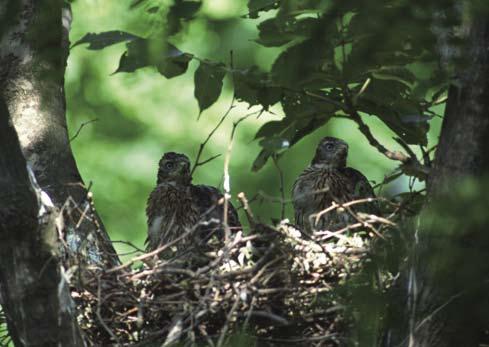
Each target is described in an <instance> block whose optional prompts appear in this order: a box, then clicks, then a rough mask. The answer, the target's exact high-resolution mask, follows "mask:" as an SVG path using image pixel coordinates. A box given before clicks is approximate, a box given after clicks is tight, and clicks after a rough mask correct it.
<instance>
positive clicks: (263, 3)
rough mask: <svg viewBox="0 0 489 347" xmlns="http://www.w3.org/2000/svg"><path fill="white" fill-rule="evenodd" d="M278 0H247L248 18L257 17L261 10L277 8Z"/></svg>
mask: <svg viewBox="0 0 489 347" xmlns="http://www.w3.org/2000/svg"><path fill="white" fill-rule="evenodd" d="M278 4H279V1H278V0H249V1H248V11H249V13H248V16H249V17H250V18H258V14H259V13H260V12H261V11H269V10H272V9H274V8H277V7H278Z"/></svg>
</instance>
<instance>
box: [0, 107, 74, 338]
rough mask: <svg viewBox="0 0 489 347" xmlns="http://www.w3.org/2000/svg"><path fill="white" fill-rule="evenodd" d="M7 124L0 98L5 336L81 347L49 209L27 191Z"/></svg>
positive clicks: (0, 284)
mask: <svg viewBox="0 0 489 347" xmlns="http://www.w3.org/2000/svg"><path fill="white" fill-rule="evenodd" d="M9 122H10V120H9V117H8V110H7V107H6V105H5V103H4V102H3V100H2V99H1V98H0V192H2V193H1V195H2V198H1V199H0V293H1V298H2V306H3V309H4V312H5V316H6V318H7V325H8V330H9V334H10V336H11V338H12V340H13V342H14V343H15V345H16V346H55V345H60V346H84V342H83V340H82V338H81V333H80V330H79V328H78V325H77V322H76V316H75V314H74V312H75V310H74V303H73V301H72V300H71V296H70V292H69V288H68V284H67V282H66V281H65V279H64V278H63V277H62V271H61V267H60V265H59V264H58V259H57V257H56V254H57V252H58V248H57V242H56V240H57V230H56V227H55V225H54V223H53V221H54V217H55V216H54V215H53V213H54V210H53V209H52V208H51V207H50V206H48V205H45V202H43V200H42V199H41V196H40V195H39V194H36V191H35V190H34V189H33V187H32V186H31V183H30V179H29V176H28V172H27V169H26V162H25V160H24V157H23V156H22V152H21V149H20V144H19V141H18V139H17V135H16V133H15V130H14V128H13V127H12V126H11V124H10V123H9ZM37 193H39V191H38V192H37ZM44 199H46V197H44ZM38 217H39V218H38Z"/></svg>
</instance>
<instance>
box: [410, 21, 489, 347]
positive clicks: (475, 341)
mask: <svg viewBox="0 0 489 347" xmlns="http://www.w3.org/2000/svg"><path fill="white" fill-rule="evenodd" d="M466 29H467V31H466V33H467V36H466V37H465V39H466V43H467V46H465V47H464V49H465V54H464V63H463V65H461V66H459V69H458V71H457V77H458V80H457V83H456V85H452V86H451V87H450V89H449V93H448V102H447V107H446V111H445V116H444V120H443V126H442V130H441V135H440V140H439V144H438V148H437V151H436V158H435V161H434V167H433V169H432V172H431V175H430V177H429V181H428V187H427V188H428V205H427V206H426V208H425V210H426V211H425V212H427V213H426V214H425V215H422V216H421V218H420V223H419V227H418V228H417V230H416V244H415V249H414V256H413V257H412V259H411V261H412V264H413V265H412V267H411V269H410V271H409V275H408V278H409V280H408V288H409V294H408V297H409V298H410V299H409V300H408V301H409V309H408V311H409V312H408V316H409V323H408V325H409V327H408V329H407V330H408V333H407V336H406V335H404V339H403V342H404V343H402V344H401V345H403V346H410V347H411V346H426V347H428V346H430V347H437V346H440V347H442V346H443V347H447V346H448V347H450V346H454V347H455V346H464V347H465V346H467V347H469V346H478V345H479V338H480V336H481V331H482V330H483V329H484V325H486V324H487V322H485V321H484V319H483V318H481V316H480V315H479V313H480V311H483V310H484V307H485V308H487V306H486V305H487V292H485V290H484V288H483V287H484V286H485V284H484V282H485V278H487V268H486V265H485V264H486V263H487V259H489V252H488V250H489V242H488V241H489V240H488V237H487V230H485V229H486V227H484V226H483V227H481V225H480V224H477V223H474V222H473V221H472V220H470V218H469V217H468V216H469V213H467V212H468V211H465V216H467V217H466V218H467V220H465V221H464V220H463V218H465V216H464V211H463V209H470V208H472V206H469V205H468V204H467V205H464V204H463V203H462V201H460V200H461V199H459V200H458V201H457V199H458V198H456V199H455V202H454V203H450V202H445V203H443V202H440V200H442V199H446V198H447V197H449V196H450V195H452V196H453V195H454V194H456V191H457V188H459V187H460V186H461V185H462V184H463V183H464V180H465V179H467V178H472V179H475V180H476V181H478V182H479V183H480V182H481V179H482V178H483V177H484V176H486V177H487V175H488V174H489V155H488V153H489V50H488V47H489V19H488V18H474V19H473V20H472V22H471V23H470V25H469V26H468V27H467V28H466ZM479 187H480V186H479ZM459 190H460V189H459ZM485 194H487V192H486V193H485ZM479 196H483V194H479ZM446 200H449V199H446ZM454 204H455V205H456V206H457V208H458V211H457V209H453V206H454ZM433 209H434V210H435V211H437V212H434V211H433ZM447 211H453V214H451V215H447V213H446V212H447ZM430 213H431V215H430ZM433 213H434V214H433ZM444 214H445V217H443V215H444ZM443 218H445V219H447V218H453V219H455V220H457V218H458V220H459V221H460V220H461V219H462V221H461V222H460V223H452V224H454V225H453V226H451V225H447V224H446V222H445V221H444V220H443ZM455 225H456V226H455ZM486 327H487V326H486Z"/></svg>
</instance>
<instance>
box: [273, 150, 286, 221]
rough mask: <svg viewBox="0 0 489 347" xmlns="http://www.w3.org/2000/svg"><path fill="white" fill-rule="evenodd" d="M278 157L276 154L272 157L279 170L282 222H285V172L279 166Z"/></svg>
mask: <svg viewBox="0 0 489 347" xmlns="http://www.w3.org/2000/svg"><path fill="white" fill-rule="evenodd" d="M277 157H278V155H277V154H274V155H273V156H272V159H273V164H274V165H275V167H276V168H277V171H278V175H279V178H280V200H281V203H280V220H284V218H285V190H284V172H283V171H282V168H281V167H280V166H279V165H278V158H277Z"/></svg>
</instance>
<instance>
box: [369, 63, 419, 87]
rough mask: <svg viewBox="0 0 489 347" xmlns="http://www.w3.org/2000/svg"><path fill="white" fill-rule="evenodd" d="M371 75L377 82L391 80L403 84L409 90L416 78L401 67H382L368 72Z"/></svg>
mask: <svg viewBox="0 0 489 347" xmlns="http://www.w3.org/2000/svg"><path fill="white" fill-rule="evenodd" d="M369 72H370V73H371V75H372V76H373V77H374V78H376V79H379V80H391V81H397V82H400V83H403V84H405V85H406V86H408V87H409V88H412V87H413V84H414V82H415V81H416V76H414V74H413V73H412V72H411V71H409V70H408V69H406V68H405V67H402V66H382V67H381V68H379V69H375V70H370V71H369Z"/></svg>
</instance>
